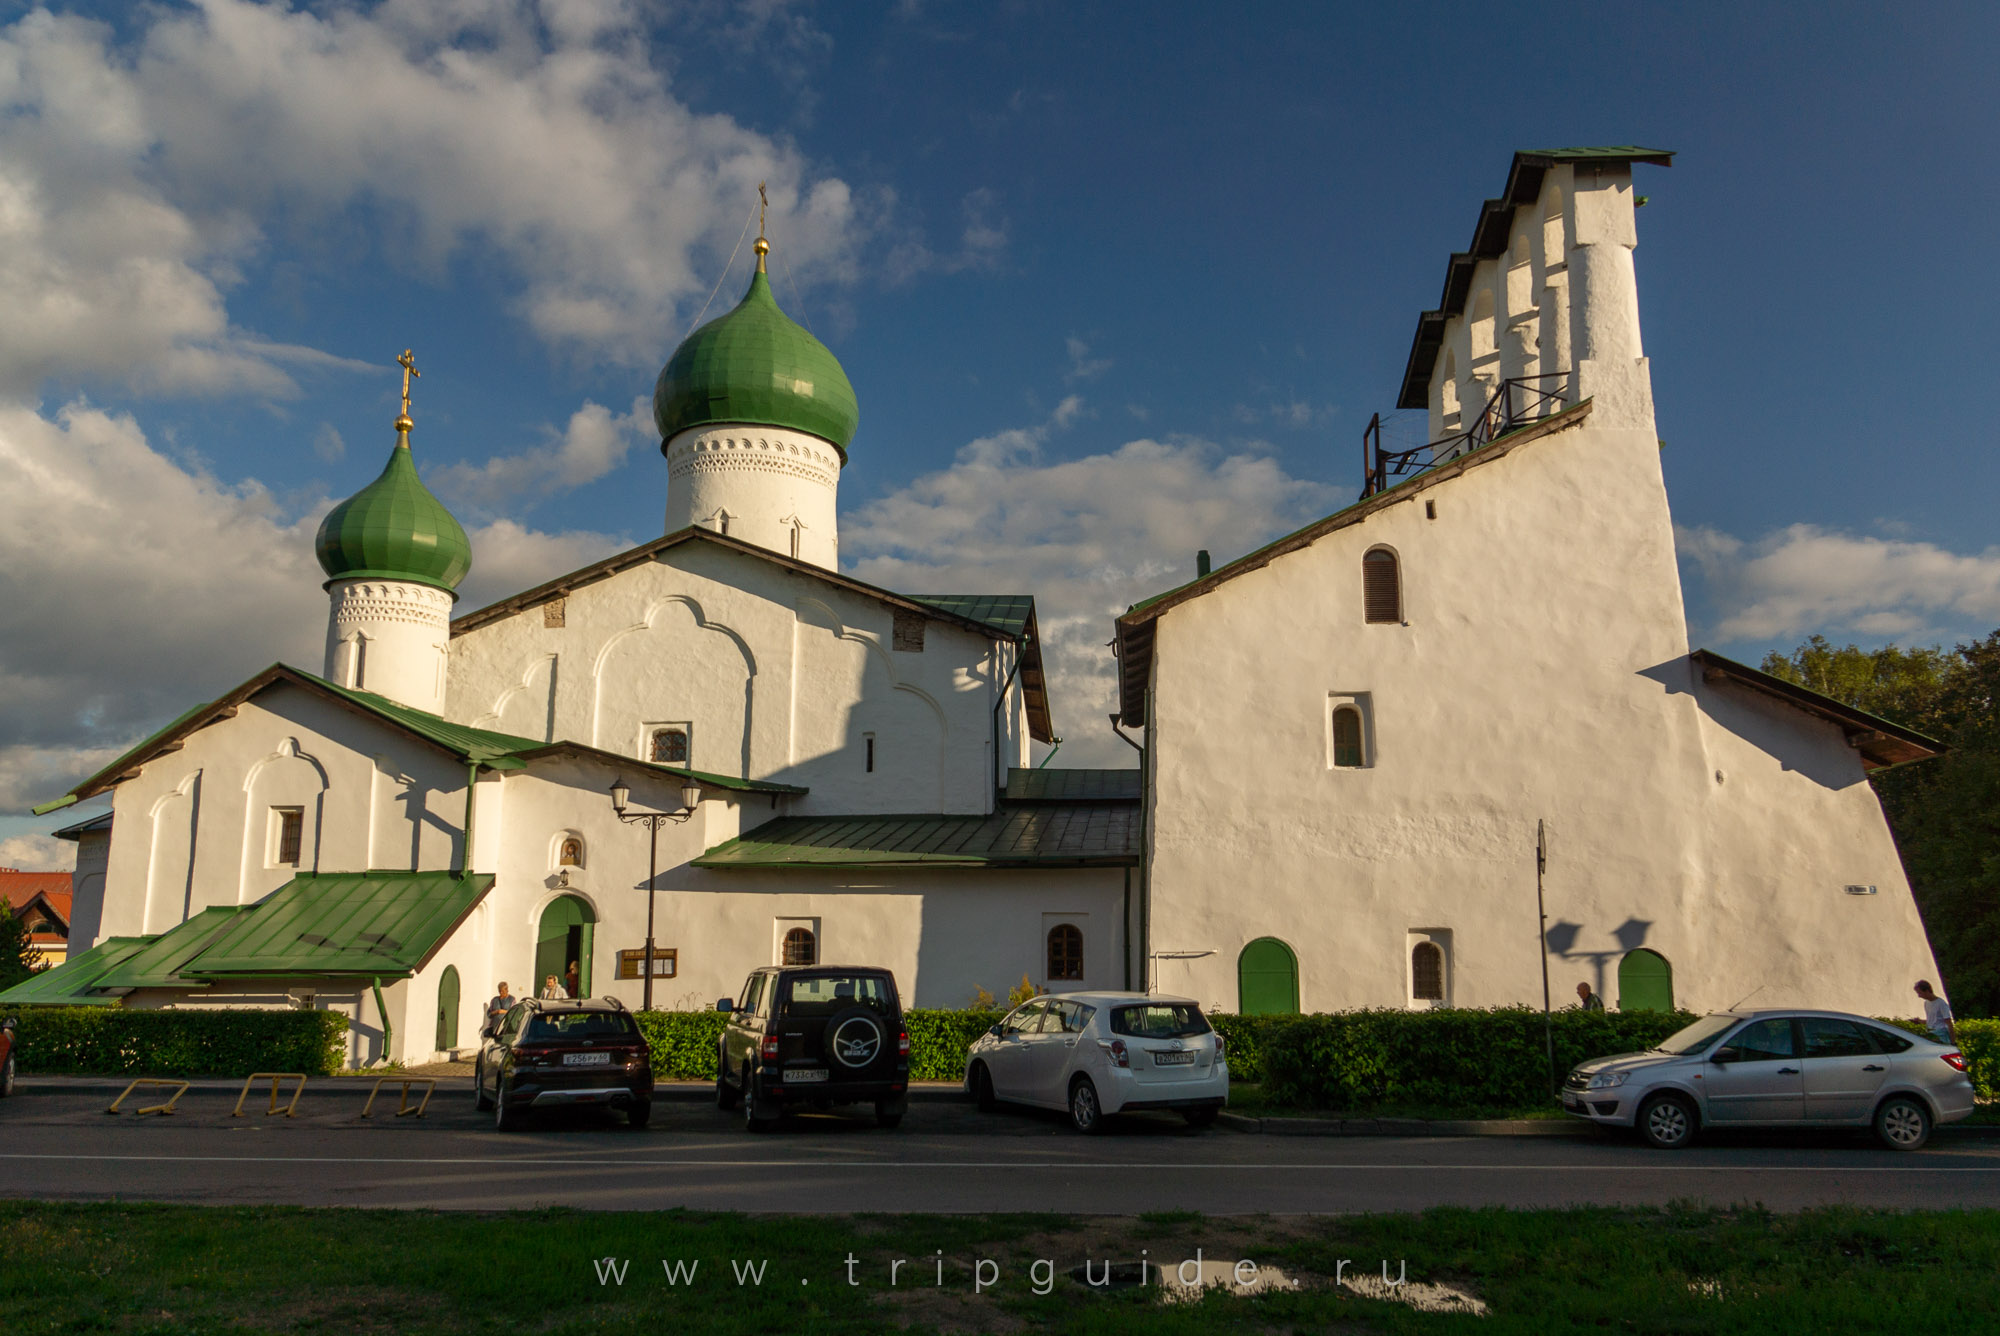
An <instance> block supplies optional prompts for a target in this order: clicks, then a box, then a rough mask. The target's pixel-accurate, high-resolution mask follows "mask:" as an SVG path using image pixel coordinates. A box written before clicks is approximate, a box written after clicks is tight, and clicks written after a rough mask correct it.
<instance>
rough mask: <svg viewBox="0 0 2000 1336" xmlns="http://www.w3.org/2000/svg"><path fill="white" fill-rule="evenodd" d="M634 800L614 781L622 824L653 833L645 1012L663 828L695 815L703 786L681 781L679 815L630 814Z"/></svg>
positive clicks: (649, 989)
mask: <svg viewBox="0 0 2000 1336" xmlns="http://www.w3.org/2000/svg"><path fill="white" fill-rule="evenodd" d="M631 796H632V789H631V786H630V785H628V784H626V782H625V781H624V780H623V779H614V780H612V781H611V810H612V811H614V812H616V813H617V814H618V819H619V820H620V821H623V822H626V823H627V824H637V825H643V826H645V827H646V829H647V830H648V831H650V832H651V849H650V851H649V852H648V854H647V856H646V965H645V979H646V990H645V1001H644V1002H642V1003H641V1004H640V1005H641V1007H642V1008H643V1009H644V1010H646V1011H651V1010H652V1009H653V899H654V895H653V889H654V888H653V882H654V879H655V878H657V877H658V876H659V873H660V826H661V825H662V824H663V823H665V822H668V821H672V822H675V823H679V822H682V821H685V820H687V819H688V818H689V817H691V816H693V815H694V809H695V807H696V805H698V804H699V803H700V802H701V785H700V784H698V783H696V782H695V780H694V778H693V777H692V776H689V777H687V778H685V779H683V780H682V781H681V810H680V811H678V812H628V811H626V810H625V800H626V799H628V798H630V797H631Z"/></svg>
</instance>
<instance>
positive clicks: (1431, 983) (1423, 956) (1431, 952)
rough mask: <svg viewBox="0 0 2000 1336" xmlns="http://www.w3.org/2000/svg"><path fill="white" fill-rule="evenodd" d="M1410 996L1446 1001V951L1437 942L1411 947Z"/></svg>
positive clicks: (1424, 999)
mask: <svg viewBox="0 0 2000 1336" xmlns="http://www.w3.org/2000/svg"><path fill="white" fill-rule="evenodd" d="M1410 996H1411V997H1413V998H1415V999H1416V1000H1417V1001H1419V1002H1442V1001H1444V951H1443V949H1442V948H1440V947H1439V946H1438V944H1437V943H1436V942H1418V943H1417V944H1416V945H1415V946H1413V947H1411V948H1410Z"/></svg>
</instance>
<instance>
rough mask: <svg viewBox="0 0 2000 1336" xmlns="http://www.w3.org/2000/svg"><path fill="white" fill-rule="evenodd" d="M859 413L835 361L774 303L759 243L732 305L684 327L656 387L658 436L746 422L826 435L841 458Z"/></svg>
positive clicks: (666, 437) (669, 437)
mask: <svg viewBox="0 0 2000 1336" xmlns="http://www.w3.org/2000/svg"><path fill="white" fill-rule="evenodd" d="M758 240H759V244H760V246H761V244H762V241H763V239H762V238H761V237H760V238H759V239H758ZM860 420H861V409H860V406H859V405H857V404H856V403H855V401H854V387H853V386H852V385H850V384H848V382H847V373H846V372H845V371H842V370H841V369H840V363H839V362H838V361H837V360H836V359H835V358H834V355H833V354H832V353H830V352H828V351H827V348H826V345H825V344H823V343H821V342H820V341H819V340H818V339H816V338H814V337H813V336H812V335H811V334H808V333H807V332H806V331H805V330H804V329H802V328H800V327H799V326H798V325H797V324H795V323H794V322H793V321H792V319H791V317H789V316H787V315H786V314H785V313H784V312H783V311H781V310H779V309H778V303H777V301H776V299H774V298H773V297H772V296H771V283H770V280H769V279H768V278H767V277H766V276H765V273H764V260H763V254H762V251H761V250H760V252H759V254H758V259H757V272H756V273H755V274H754V275H753V276H752V277H751V279H750V290H749V291H748V292H746V293H744V294H743V300H742V301H740V302H738V303H737V304H736V309H735V310H733V311H731V312H730V313H729V314H727V315H724V316H719V317H717V318H716V319H714V320H711V321H709V322H708V323H707V324H705V325H703V326H702V327H701V328H700V329H697V330H696V331H695V332H694V333H692V334H690V335H688V337H687V341H686V342H684V343H682V344H681V346H680V347H679V348H677V349H675V350H674V355H673V356H672V357H671V358H670V359H668V361H667V365H666V369H665V370H663V371H661V372H660V379H659V383H658V384H656V385H655V386H654V387H653V421H654V422H655V423H657V424H658V425H659V428H660V440H661V442H662V443H663V444H664V443H665V442H667V441H670V440H672V439H673V438H674V437H675V436H677V435H679V434H680V433H681V432H684V431H686V430H687V429H688V428H690V427H700V426H704V425H706V424H708V423H711V422H744V423H751V424H761V425H763V426H770V427H790V428H792V429H793V430H794V431H802V432H806V433H809V434H810V435H813V436H817V437H819V438H820V439H821V440H823V441H831V442H832V443H833V444H834V445H835V446H836V447H838V448H839V450H840V452H841V457H842V458H843V459H845V458H846V456H847V444H848V442H849V441H852V440H853V439H854V429H855V427H856V426H857V425H858V424H859V422H860Z"/></svg>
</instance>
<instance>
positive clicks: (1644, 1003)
mask: <svg viewBox="0 0 2000 1336" xmlns="http://www.w3.org/2000/svg"><path fill="white" fill-rule="evenodd" d="M1618 1009H1619V1010H1620V1011H1672V1010H1673V1009H1674V967H1673V966H1672V965H1669V964H1668V963H1667V958H1666V957H1665V956H1663V955H1661V954H1660V953H1659V952H1657V951H1648V950H1646V949H1644V948H1643V947H1642V948H1640V949H1639V950H1637V951H1627V952H1626V953H1625V958H1624V959H1623V960H1620V961H1619V962H1618Z"/></svg>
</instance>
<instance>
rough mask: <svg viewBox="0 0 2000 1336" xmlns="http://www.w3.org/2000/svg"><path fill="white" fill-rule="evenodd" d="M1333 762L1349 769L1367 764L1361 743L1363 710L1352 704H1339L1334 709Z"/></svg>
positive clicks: (1337, 766)
mask: <svg viewBox="0 0 2000 1336" xmlns="http://www.w3.org/2000/svg"><path fill="white" fill-rule="evenodd" d="M1333 764H1334V766H1335V767H1336V768H1339V769H1348V770H1355V769H1359V768H1360V767H1362V766H1363V765H1365V764H1367V753H1366V750H1365V749H1364V748H1363V746H1362V743H1361V711H1360V710H1358V709H1356V708H1355V707H1354V706H1352V705H1337V706H1335V707H1334V710H1333Z"/></svg>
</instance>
